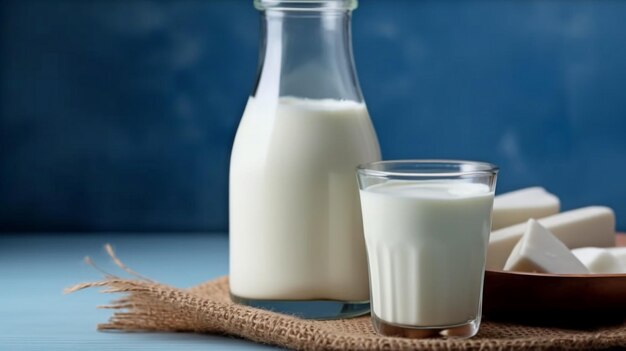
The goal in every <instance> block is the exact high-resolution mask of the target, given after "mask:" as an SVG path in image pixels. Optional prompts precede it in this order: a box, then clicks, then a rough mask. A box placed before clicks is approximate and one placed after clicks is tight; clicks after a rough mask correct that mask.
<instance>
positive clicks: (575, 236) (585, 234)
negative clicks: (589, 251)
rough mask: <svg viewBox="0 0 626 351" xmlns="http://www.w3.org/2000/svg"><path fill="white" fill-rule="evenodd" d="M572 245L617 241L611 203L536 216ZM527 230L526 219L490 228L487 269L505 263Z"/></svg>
mask: <svg viewBox="0 0 626 351" xmlns="http://www.w3.org/2000/svg"><path fill="white" fill-rule="evenodd" d="M537 221H538V222H539V223H540V224H541V225H542V226H544V227H546V228H547V229H548V230H549V231H551V232H552V233H553V234H554V235H555V236H556V237H557V238H559V240H561V241H562V242H563V244H565V246H567V247H569V248H570V249H573V248H577V247H585V246H597V247H609V246H613V245H614V244H615V215H614V214H613V210H611V209H610V208H608V207H602V206H590V207H583V208H579V209H577V210H572V211H567V212H562V213H559V214H556V215H552V216H549V217H545V218H541V219H538V220H537ZM525 231H526V223H520V224H516V225H514V226H511V227H506V228H502V229H498V230H495V231H492V232H491V236H490V237H489V246H488V248H487V264H486V268H487V269H492V270H499V269H502V268H503V267H504V264H505V263H506V260H507V258H508V257H509V255H510V254H511V251H513V247H515V245H516V244H517V242H518V241H519V239H520V238H521V237H522V235H523V234H524V232H525Z"/></svg>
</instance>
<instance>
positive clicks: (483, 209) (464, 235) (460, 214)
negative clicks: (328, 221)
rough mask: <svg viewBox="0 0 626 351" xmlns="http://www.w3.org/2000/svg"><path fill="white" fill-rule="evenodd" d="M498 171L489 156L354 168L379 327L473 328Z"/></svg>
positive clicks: (399, 331)
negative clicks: (481, 159) (487, 159)
mask: <svg viewBox="0 0 626 351" xmlns="http://www.w3.org/2000/svg"><path fill="white" fill-rule="evenodd" d="M497 173H498V168H497V167H496V166H494V165H492V164H489V163H483V162H472V161H451V160H399V161H379V162H372V163H368V164H364V165H361V166H359V167H358V168H357V177H358V182H359V189H360V199H361V210H362V217H363V226H364V235H365V243H366V248H367V258H368V266H369V282H370V294H371V296H370V302H371V306H372V311H371V314H372V321H373V324H374V327H375V329H376V331H377V332H379V333H381V334H383V335H390V336H404V337H432V336H444V337H471V336H474V335H475V334H476V333H477V332H478V328H479V326H480V319H481V305H482V290H483V278H484V270H485V256H486V250H487V244H488V240H489V233H490V228H491V211H492V207H493V198H494V191H495V186H496V177H497Z"/></svg>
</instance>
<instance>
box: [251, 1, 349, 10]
mask: <svg viewBox="0 0 626 351" xmlns="http://www.w3.org/2000/svg"><path fill="white" fill-rule="evenodd" d="M357 3H358V1H357V0H284V1H281V0H254V7H256V8H257V10H261V11H266V10H280V11H351V10H354V9H355V8H356V7H357Z"/></svg>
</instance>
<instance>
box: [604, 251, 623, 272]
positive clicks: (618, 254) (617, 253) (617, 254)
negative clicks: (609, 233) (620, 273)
mask: <svg viewBox="0 0 626 351" xmlns="http://www.w3.org/2000/svg"><path fill="white" fill-rule="evenodd" d="M607 250H608V251H609V252H610V253H611V254H613V256H615V258H617V259H618V260H619V261H620V262H621V263H622V265H624V267H626V247H610V248H608V249H607ZM624 273H626V272H624Z"/></svg>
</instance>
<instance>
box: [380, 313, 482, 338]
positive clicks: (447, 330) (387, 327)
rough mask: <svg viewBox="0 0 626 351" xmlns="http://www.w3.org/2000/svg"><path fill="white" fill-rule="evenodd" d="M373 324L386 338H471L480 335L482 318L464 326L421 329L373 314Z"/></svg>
mask: <svg viewBox="0 0 626 351" xmlns="http://www.w3.org/2000/svg"><path fill="white" fill-rule="evenodd" d="M372 323H373V324H374V330H376V332H377V333H379V334H382V335H385V336H399V337H403V338H414V339H421V338H438V337H443V338H471V337H472V336H474V335H476V333H478V327H479V326H480V317H478V318H476V319H475V320H473V321H469V322H467V323H463V324H455V325H446V326H435V327H420V326H413V325H404V324H394V323H389V322H386V321H383V320H382V319H380V318H378V317H377V316H376V315H375V314H374V313H372Z"/></svg>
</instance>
